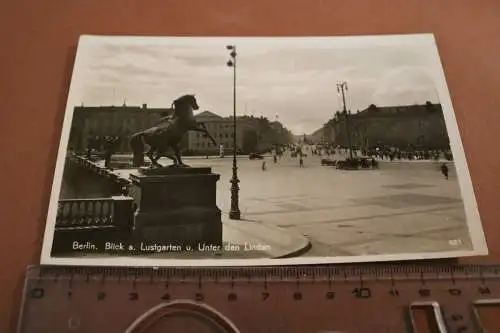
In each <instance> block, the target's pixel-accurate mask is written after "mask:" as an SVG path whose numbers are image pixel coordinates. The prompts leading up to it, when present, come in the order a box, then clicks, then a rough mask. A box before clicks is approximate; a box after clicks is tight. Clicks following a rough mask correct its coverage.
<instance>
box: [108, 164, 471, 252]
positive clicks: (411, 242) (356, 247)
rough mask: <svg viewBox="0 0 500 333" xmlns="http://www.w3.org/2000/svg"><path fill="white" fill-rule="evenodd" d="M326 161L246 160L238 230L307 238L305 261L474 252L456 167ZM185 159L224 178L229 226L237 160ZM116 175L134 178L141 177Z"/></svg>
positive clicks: (221, 202) (221, 198)
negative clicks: (261, 228) (341, 166)
mask: <svg viewBox="0 0 500 333" xmlns="http://www.w3.org/2000/svg"><path fill="white" fill-rule="evenodd" d="M320 159H321V157H319V156H315V155H313V156H311V155H308V157H305V158H304V167H302V168H301V167H299V159H298V158H292V157H290V155H289V154H285V155H284V156H283V157H282V158H281V159H278V161H277V163H274V162H273V158H272V157H270V156H267V157H265V158H264V159H263V160H250V159H249V158H248V156H239V157H238V160H237V162H238V178H239V179H240V183H239V185H240V191H239V207H240V210H241V213H242V219H241V220H236V221H231V223H232V224H234V225H238V224H241V226H244V225H245V224H248V223H255V222H258V223H261V224H263V225H266V226H270V227H273V228H274V227H277V228H280V229H283V230H284V231H285V230H286V231H288V232H290V233H296V234H300V235H303V236H305V237H306V238H307V239H309V241H310V244H311V246H310V249H309V250H308V251H305V252H304V253H302V255H303V256H321V257H323V256H360V255H376V254H400V253H417V252H434V251H456V250H470V249H472V245H471V241H470V237H469V231H468V228H467V224H466V220H465V213H464V205H463V202H462V199H461V194H460V188H459V184H458V181H457V176H456V172H455V169H454V167H453V162H448V165H449V168H450V175H449V179H448V180H447V179H445V178H444V177H443V175H442V174H441V172H440V168H439V167H440V165H441V161H429V160H424V161H418V160H417V161H393V162H389V161H380V167H379V168H378V169H367V170H338V169H336V168H335V167H331V166H322V165H321V163H320ZM184 160H185V163H187V164H189V165H190V166H192V167H201V166H211V167H212V172H214V173H217V174H220V180H219V181H218V183H217V205H218V207H219V208H220V209H221V210H222V213H223V216H224V219H225V220H228V218H227V214H228V212H229V209H230V202H231V199H230V195H231V193H230V186H231V184H230V179H231V167H232V157H227V156H226V157H225V158H220V157H209V158H205V157H185V158H184ZM160 162H161V163H164V164H168V163H169V162H168V160H161V161H160ZM264 162H265V165H266V168H265V170H262V164H263V163H264ZM113 172H115V173H117V174H120V176H122V177H128V174H129V173H131V172H135V170H114V171H113ZM276 237H280V236H279V233H278V234H277V236H276Z"/></svg>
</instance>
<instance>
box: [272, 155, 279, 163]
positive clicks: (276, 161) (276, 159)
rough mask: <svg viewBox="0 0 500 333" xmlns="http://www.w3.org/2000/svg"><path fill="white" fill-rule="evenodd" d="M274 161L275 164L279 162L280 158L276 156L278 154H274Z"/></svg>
mask: <svg viewBox="0 0 500 333" xmlns="http://www.w3.org/2000/svg"><path fill="white" fill-rule="evenodd" d="M273 161H274V163H275V164H276V163H278V158H277V157H276V155H274V156H273Z"/></svg>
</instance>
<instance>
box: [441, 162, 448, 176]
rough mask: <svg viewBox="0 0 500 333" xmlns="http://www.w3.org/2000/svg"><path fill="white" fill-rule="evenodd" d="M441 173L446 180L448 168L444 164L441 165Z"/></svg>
mask: <svg viewBox="0 0 500 333" xmlns="http://www.w3.org/2000/svg"><path fill="white" fill-rule="evenodd" d="M441 173H442V174H443V175H444V177H445V178H446V179H448V166H447V165H446V163H443V164H441Z"/></svg>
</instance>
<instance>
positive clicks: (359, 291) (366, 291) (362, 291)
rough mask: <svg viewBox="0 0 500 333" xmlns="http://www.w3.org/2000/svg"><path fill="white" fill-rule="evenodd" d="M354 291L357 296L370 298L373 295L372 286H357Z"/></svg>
mask: <svg viewBox="0 0 500 333" xmlns="http://www.w3.org/2000/svg"><path fill="white" fill-rule="evenodd" d="M352 293H353V294H354V295H355V296H356V298H370V297H372V291H371V290H370V288H355V289H354V290H353V291H352Z"/></svg>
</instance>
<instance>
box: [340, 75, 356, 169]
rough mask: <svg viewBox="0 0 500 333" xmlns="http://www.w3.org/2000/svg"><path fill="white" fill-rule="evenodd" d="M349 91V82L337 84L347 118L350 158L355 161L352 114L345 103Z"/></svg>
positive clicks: (343, 111)
mask: <svg viewBox="0 0 500 333" xmlns="http://www.w3.org/2000/svg"><path fill="white" fill-rule="evenodd" d="M346 91H347V82H345V81H343V82H339V83H337V92H339V93H342V106H343V107H342V113H343V114H344V116H345V127H346V136H347V144H348V145H349V157H350V159H351V160H352V159H353V153H352V138H351V125H350V123H349V120H350V119H349V118H350V113H349V112H348V111H347V106H346V103H345V92H346Z"/></svg>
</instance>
